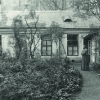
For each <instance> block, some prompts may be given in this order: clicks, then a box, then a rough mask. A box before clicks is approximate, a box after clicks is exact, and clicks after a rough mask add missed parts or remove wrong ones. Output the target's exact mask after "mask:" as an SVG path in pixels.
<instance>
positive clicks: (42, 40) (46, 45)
mask: <svg viewBox="0 0 100 100" xmlns="http://www.w3.org/2000/svg"><path fill="white" fill-rule="evenodd" d="M44 36H48V35H44ZM50 36H51V37H52V35H50ZM51 37H50V39H43V37H42V36H41V56H52V39H51ZM44 41H45V42H46V44H45V45H43V42H44ZM48 41H50V42H51V45H48V43H47V42H48ZM43 47H45V48H46V54H45V55H44V54H43V53H42V48H43ZM48 47H50V48H51V51H50V52H51V53H50V55H49V54H48V53H47V52H48V50H47V48H48Z"/></svg>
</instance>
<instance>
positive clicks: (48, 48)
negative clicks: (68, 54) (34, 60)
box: [47, 47, 51, 55]
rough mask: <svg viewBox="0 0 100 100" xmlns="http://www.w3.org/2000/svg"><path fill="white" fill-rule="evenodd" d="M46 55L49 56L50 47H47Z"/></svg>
mask: <svg viewBox="0 0 100 100" xmlns="http://www.w3.org/2000/svg"><path fill="white" fill-rule="evenodd" d="M47 55H51V47H47Z"/></svg>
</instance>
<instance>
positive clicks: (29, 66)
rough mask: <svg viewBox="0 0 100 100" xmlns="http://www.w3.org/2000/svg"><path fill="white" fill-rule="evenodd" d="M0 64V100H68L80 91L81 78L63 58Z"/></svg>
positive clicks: (55, 57) (7, 59)
mask: <svg viewBox="0 0 100 100" xmlns="http://www.w3.org/2000/svg"><path fill="white" fill-rule="evenodd" d="M21 61H22V60H19V61H18V60H17V59H16V58H5V57H4V58H1V60H0V99H1V100H72V99H71V97H72V95H73V94H74V93H76V92H78V91H80V90H81V87H82V75H81V74H80V72H79V71H78V70H76V69H74V68H73V67H70V60H69V59H68V58H67V57H66V58H64V59H61V58H60V57H57V56H53V57H51V58H50V59H42V58H34V59H27V60H26V61H24V62H25V64H23V63H22V62H21Z"/></svg>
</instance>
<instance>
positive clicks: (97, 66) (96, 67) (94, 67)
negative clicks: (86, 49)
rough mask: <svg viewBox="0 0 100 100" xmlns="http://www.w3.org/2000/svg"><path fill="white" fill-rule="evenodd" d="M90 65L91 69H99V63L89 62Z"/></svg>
mask: <svg viewBox="0 0 100 100" xmlns="http://www.w3.org/2000/svg"><path fill="white" fill-rule="evenodd" d="M90 66H91V67H92V68H93V70H95V71H100V63H96V62H95V63H91V64H90Z"/></svg>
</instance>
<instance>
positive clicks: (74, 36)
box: [67, 34, 78, 40]
mask: <svg viewBox="0 0 100 100" xmlns="http://www.w3.org/2000/svg"><path fill="white" fill-rule="evenodd" d="M77 37H78V35H77V34H68V35H67V40H77Z"/></svg>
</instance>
